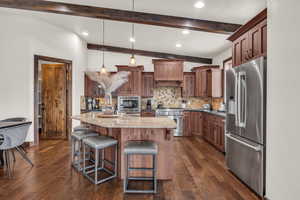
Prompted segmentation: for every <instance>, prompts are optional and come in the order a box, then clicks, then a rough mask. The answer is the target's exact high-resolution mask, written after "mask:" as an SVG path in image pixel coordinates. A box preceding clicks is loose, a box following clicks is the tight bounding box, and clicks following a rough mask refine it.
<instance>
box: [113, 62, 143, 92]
mask: <svg viewBox="0 0 300 200" xmlns="http://www.w3.org/2000/svg"><path fill="white" fill-rule="evenodd" d="M116 67H117V68H118V71H129V72H130V73H131V74H130V75H129V78H128V82H127V83H125V84H124V85H123V86H121V87H120V88H119V89H118V91H117V94H118V96H141V95H142V72H143V70H144V67H143V66H137V67H130V66H124V65H116Z"/></svg>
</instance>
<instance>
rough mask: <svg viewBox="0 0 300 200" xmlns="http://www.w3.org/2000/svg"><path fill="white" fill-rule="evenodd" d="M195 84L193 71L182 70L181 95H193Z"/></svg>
mask: <svg viewBox="0 0 300 200" xmlns="http://www.w3.org/2000/svg"><path fill="white" fill-rule="evenodd" d="M195 85H196V76H195V73H193V72H184V75H183V87H182V96H183V97H194V96H195Z"/></svg>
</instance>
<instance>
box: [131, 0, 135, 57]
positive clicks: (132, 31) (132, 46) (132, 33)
mask: <svg viewBox="0 0 300 200" xmlns="http://www.w3.org/2000/svg"><path fill="white" fill-rule="evenodd" d="M132 11H134V0H132ZM131 37H132V38H133V39H134V40H135V37H134V23H132V27H131ZM131 50H132V56H133V55H134V53H133V50H134V42H131Z"/></svg>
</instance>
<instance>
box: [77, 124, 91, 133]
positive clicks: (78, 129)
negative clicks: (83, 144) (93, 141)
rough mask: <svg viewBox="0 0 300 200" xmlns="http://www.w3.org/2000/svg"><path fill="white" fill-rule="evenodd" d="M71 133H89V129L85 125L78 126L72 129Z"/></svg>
mask: <svg viewBox="0 0 300 200" xmlns="http://www.w3.org/2000/svg"><path fill="white" fill-rule="evenodd" d="M73 131H74V132H75V131H91V129H90V128H89V127H88V126H86V125H79V126H75V127H74V128H73Z"/></svg>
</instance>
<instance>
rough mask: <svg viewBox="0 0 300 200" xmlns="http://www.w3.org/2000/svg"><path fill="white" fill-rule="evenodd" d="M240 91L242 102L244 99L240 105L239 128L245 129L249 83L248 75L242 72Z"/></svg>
mask: <svg viewBox="0 0 300 200" xmlns="http://www.w3.org/2000/svg"><path fill="white" fill-rule="evenodd" d="M239 85H240V88H239V91H240V95H239V96H240V100H241V99H242V101H240V102H241V105H240V112H239V113H240V114H239V127H242V128H245V127H246V121H247V119H246V118H247V81H246V73H245V72H240V74H239Z"/></svg>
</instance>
